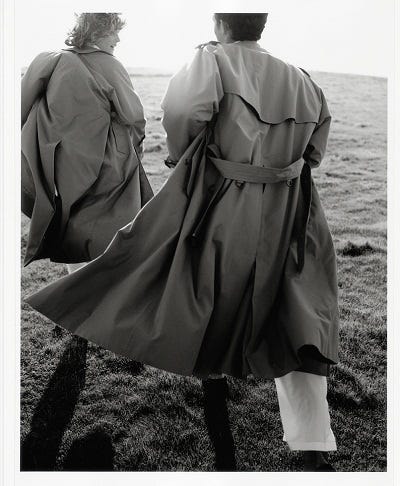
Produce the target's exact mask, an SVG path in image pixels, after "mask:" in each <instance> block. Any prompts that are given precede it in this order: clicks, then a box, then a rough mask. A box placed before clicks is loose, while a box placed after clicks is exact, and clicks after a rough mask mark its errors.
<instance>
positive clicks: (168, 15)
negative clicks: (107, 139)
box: [16, 0, 395, 76]
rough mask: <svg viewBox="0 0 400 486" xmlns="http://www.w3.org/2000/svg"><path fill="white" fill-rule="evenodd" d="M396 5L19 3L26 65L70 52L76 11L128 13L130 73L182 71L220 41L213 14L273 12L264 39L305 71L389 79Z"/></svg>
mask: <svg viewBox="0 0 400 486" xmlns="http://www.w3.org/2000/svg"><path fill="white" fill-rule="evenodd" d="M394 1H395V0H334V1H331V0H270V1H268V0H266V1H254V0H247V1H234V0H230V1H227V0H225V1H222V0H221V1H218V0H201V1H199V0H186V1H185V0H140V1H139V0H125V1H120V0H114V1H112V2H110V1H102V0H96V1H93V0H90V1H85V0H80V1H77V0H57V1H55V0H35V1H28V0H17V2H16V5H17V19H18V20H17V30H18V41H19V42H18V43H17V46H19V49H18V51H19V54H20V62H21V66H26V65H28V64H29V63H30V61H31V60H32V59H33V57H34V56H35V55H36V54H38V53H39V52H41V51H49V50H58V49H61V48H63V47H65V46H64V40H65V38H66V33H67V31H68V30H69V29H70V28H71V27H72V26H73V24H74V12H78V13H80V12H85V11H89V12H90V11H91V12H106V11H117V12H121V13H122V15H123V17H124V19H125V20H126V22H127V25H126V27H125V28H124V29H123V30H122V31H121V34H120V37H121V42H120V44H119V45H118V47H117V48H116V50H115V53H114V54H115V56H116V57H117V58H118V59H120V60H121V62H122V63H123V64H124V65H125V66H126V67H137V66H140V67H150V68H160V69H162V70H168V71H174V70H176V69H177V68H178V67H179V66H180V65H181V64H182V63H183V62H184V61H185V60H186V59H188V58H189V57H190V55H191V53H192V52H193V48H194V47H195V46H196V45H198V44H200V43H202V42H206V41H208V40H211V39H214V33H213V23H212V18H211V17H212V13H213V12H214V11H220V12H229V11H231V12H235V11H236V12H240V11H260V12H262V11H267V12H268V13H269V16H268V22H267V27H266V29H265V32H264V35H263V37H262V39H261V40H260V44H261V45H262V47H264V48H266V49H267V50H268V51H270V52H271V53H272V54H273V55H275V56H277V57H280V58H281V59H284V60H285V61H287V62H290V63H293V64H295V65H297V66H301V67H303V68H305V69H310V70H320V71H332V72H343V73H358V74H369V75H376V76H388V74H389V73H390V71H391V68H392V58H393V31H394V14H393V10H394Z"/></svg>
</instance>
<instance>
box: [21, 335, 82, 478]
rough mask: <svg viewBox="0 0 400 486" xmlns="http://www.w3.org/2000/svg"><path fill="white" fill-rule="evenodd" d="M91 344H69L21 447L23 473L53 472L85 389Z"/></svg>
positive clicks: (75, 341)
mask: <svg viewBox="0 0 400 486" xmlns="http://www.w3.org/2000/svg"><path fill="white" fill-rule="evenodd" d="M86 354H87V341H86V340H85V339H82V338H79V337H77V336H74V337H73V338H72V339H71V341H70V342H69V343H68V345H67V347H66V348H65V351H64V353H63V355H62V356H61V359H60V361H59V363H58V365H57V368H56V370H55V372H54V373H53V375H52V377H51V379H50V381H49V383H48V385H47V388H46V390H45V391H44V393H43V395H42V397H41V398H40V401H39V403H38V405H37V407H36V410H35V412H34V414H33V418H32V422H31V430H30V432H29V433H28V435H27V437H26V438H25V440H24V441H23V443H22V445H21V471H52V470H54V469H55V465H56V460H57V454H58V451H59V448H60V444H61V440H62V437H63V434H64V432H65V430H66V428H67V427H68V424H69V423H70V421H71V419H72V417H73V414H74V409H75V406H76V403H77V401H78V398H79V394H80V392H81V390H82V389H83V387H84V386H85V376H86Z"/></svg>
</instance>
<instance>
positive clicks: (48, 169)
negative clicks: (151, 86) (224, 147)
mask: <svg viewBox="0 0 400 486" xmlns="http://www.w3.org/2000/svg"><path fill="white" fill-rule="evenodd" d="M21 97H22V99H21V101H22V114H21V117H22V138H21V145H22V164H21V175H22V211H23V212H24V213H25V214H26V215H27V216H28V217H29V218H31V224H30V231H29V238H28V243H27V249H26V255H25V264H26V265H27V264H29V263H30V262H32V261H33V260H37V259H41V258H50V259H51V260H53V261H58V262H65V263H76V262H84V261H89V260H92V259H93V258H95V257H97V256H98V255H99V254H101V253H102V252H103V251H104V250H105V248H106V246H107V245H108V243H109V242H110V241H111V239H112V237H113V236H114V234H115V232H116V231H117V230H118V229H119V228H121V227H122V226H124V225H126V224H127V223H128V222H129V221H131V220H132V219H133V218H134V217H135V216H136V214H137V212H138V211H139V209H140V208H141V207H142V206H143V205H144V204H145V203H146V202H147V201H148V200H149V198H150V197H151V196H152V191H151V188H150V185H149V183H148V181H147V178H146V176H145V174H144V171H143V168H142V166H141V161H140V153H139V154H138V152H140V150H141V143H142V141H143V139H144V128H145V119H144V116H143V107H142V104H141V102H140V100H139V98H138V96H137V94H136V93H135V91H134V89H133V87H132V83H131V80H130V78H129V75H128V73H127V72H126V70H125V69H124V67H123V66H122V65H121V63H120V62H119V61H118V60H117V59H116V58H115V57H114V56H112V55H111V54H107V53H106V52H103V51H100V50H98V49H95V48H88V49H75V48H71V49H65V50H62V51H60V52H44V53H41V54H39V55H38V56H37V57H36V58H35V59H34V60H33V62H32V63H31V65H30V66H29V68H28V70H27V72H26V73H25V75H24V77H23V78H22V89H21Z"/></svg>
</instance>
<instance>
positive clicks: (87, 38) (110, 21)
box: [65, 13, 125, 48]
mask: <svg viewBox="0 0 400 486" xmlns="http://www.w3.org/2000/svg"><path fill="white" fill-rule="evenodd" d="M120 15H121V14H119V13H81V14H79V15H78V14H75V18H76V25H75V26H74V27H73V29H72V30H71V31H70V32H68V37H67V39H66V40H65V44H66V45H67V46H71V47H79V48H82V47H86V46H88V45H91V44H95V43H96V41H97V40H98V39H100V38H101V37H105V36H107V35H110V34H112V33H114V32H116V31H119V30H121V29H122V27H124V25H125V21H124V20H122V19H121V18H120Z"/></svg>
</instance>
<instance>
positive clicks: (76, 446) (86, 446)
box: [63, 429, 114, 471]
mask: <svg viewBox="0 0 400 486" xmlns="http://www.w3.org/2000/svg"><path fill="white" fill-rule="evenodd" d="M113 463H114V448H113V445H112V441H111V437H110V436H109V435H108V434H107V433H106V432H105V431H103V430H101V429H98V430H94V431H92V432H90V433H89V434H87V435H85V436H84V437H80V438H78V439H75V440H74V442H73V443H72V445H71V447H70V449H69V451H68V454H67V456H66V458H65V461H64V466H63V470H64V471H112V470H113V469H114V466H113Z"/></svg>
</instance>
